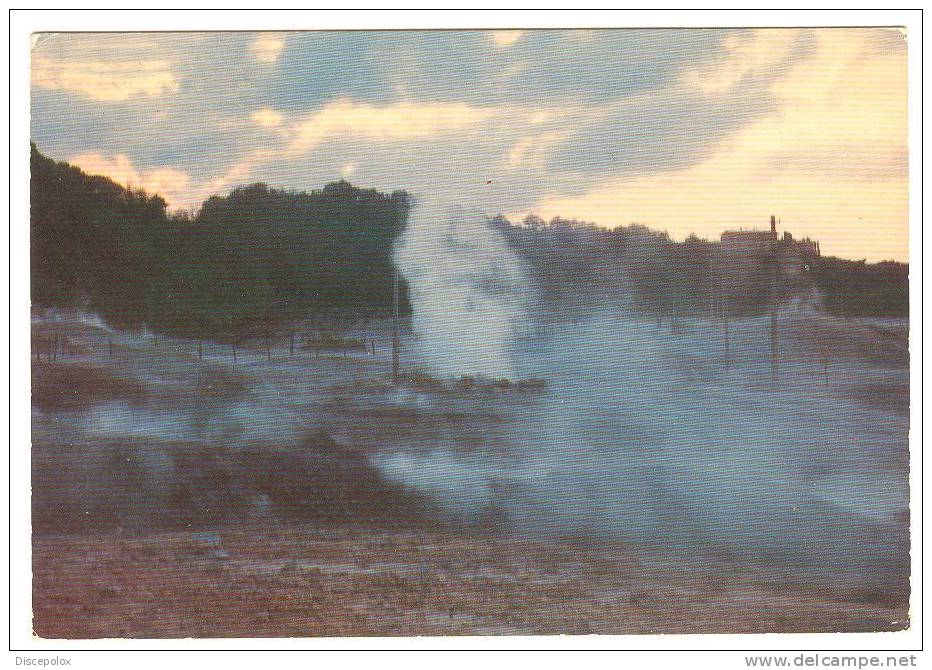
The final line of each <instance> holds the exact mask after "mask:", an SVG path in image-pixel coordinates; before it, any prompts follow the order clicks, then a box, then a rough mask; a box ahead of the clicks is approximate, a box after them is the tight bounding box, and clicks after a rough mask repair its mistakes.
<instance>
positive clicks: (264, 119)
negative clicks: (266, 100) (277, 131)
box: [251, 107, 282, 128]
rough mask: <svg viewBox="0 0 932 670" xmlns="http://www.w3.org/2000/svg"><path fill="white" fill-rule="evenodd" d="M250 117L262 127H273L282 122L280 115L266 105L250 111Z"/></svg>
mask: <svg viewBox="0 0 932 670" xmlns="http://www.w3.org/2000/svg"><path fill="white" fill-rule="evenodd" d="M251 118H252V120H253V121H255V122H256V123H257V124H259V125H260V126H262V127H263V128H274V127H275V126H279V125H281V122H282V115H281V114H279V113H278V112H276V111H275V110H274V109H269V108H268V107H265V108H263V109H259V110H256V111H255V112H253V113H252V116H251Z"/></svg>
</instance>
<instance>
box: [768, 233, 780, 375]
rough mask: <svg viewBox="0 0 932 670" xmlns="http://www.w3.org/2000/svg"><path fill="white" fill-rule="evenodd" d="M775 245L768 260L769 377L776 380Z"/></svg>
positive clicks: (777, 370)
mask: <svg viewBox="0 0 932 670" xmlns="http://www.w3.org/2000/svg"><path fill="white" fill-rule="evenodd" d="M777 347H778V342H777V245H776V244H774V246H773V252H772V254H771V259H770V377H771V379H773V380H776V378H777V373H778V372H779V369H778V367H777Z"/></svg>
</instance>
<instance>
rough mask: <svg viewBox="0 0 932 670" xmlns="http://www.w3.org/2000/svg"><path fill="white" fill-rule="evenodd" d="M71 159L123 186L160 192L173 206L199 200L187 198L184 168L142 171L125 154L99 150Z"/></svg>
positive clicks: (83, 168)
mask: <svg viewBox="0 0 932 670" xmlns="http://www.w3.org/2000/svg"><path fill="white" fill-rule="evenodd" d="M68 162H69V163H71V164H72V165H77V166H78V167H79V168H81V169H82V170H84V171H85V172H87V173H88V174H101V175H105V176H107V177H109V178H110V179H112V180H113V181H115V182H117V183H119V184H122V185H123V186H127V187H132V188H142V189H144V190H146V191H148V192H149V193H151V194H158V195H161V196H162V197H163V198H165V201H166V202H167V203H168V206H169V207H172V208H178V207H189V206H193V205H195V204H196V203H191V202H189V200H188V197H189V194H188V192H187V189H188V186H189V184H190V181H191V180H190V178H189V177H188V175H187V174H185V173H184V172H182V171H181V170H175V169H173V168H168V167H159V168H153V169H150V170H145V171H142V172H140V171H139V170H137V169H136V168H135V167H134V166H133V163H132V161H131V160H130V159H129V158H127V157H126V156H125V155H124V154H117V155H116V156H113V157H111V158H107V157H105V156H102V155H100V154H98V153H87V154H79V155H77V156H72V157H71V158H70V159H69V161H68Z"/></svg>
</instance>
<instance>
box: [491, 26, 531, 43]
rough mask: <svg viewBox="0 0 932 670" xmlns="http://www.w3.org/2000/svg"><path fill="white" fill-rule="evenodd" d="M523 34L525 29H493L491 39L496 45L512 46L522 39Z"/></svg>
mask: <svg viewBox="0 0 932 670" xmlns="http://www.w3.org/2000/svg"><path fill="white" fill-rule="evenodd" d="M523 35H524V31H523V30H493V31H492V32H490V33H489V40H491V41H492V44H494V45H495V46H499V47H510V46H511V45H512V44H514V43H515V42H517V41H518V40H520V39H521V37H522V36H523Z"/></svg>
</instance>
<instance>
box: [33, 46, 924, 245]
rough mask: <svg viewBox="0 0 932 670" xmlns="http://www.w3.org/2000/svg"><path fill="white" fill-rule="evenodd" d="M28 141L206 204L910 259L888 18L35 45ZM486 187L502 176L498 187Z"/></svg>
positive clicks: (899, 101) (898, 75)
mask: <svg viewBox="0 0 932 670" xmlns="http://www.w3.org/2000/svg"><path fill="white" fill-rule="evenodd" d="M34 42H35V44H34V47H33V52H32V53H33V57H32V107H31V112H32V121H31V134H32V139H33V141H34V142H36V144H37V145H38V147H39V149H40V150H41V151H43V152H44V153H45V154H47V155H49V156H50V157H52V158H55V159H56V160H67V161H70V162H72V163H75V164H77V165H79V166H80V167H82V168H83V169H85V170H86V171H89V172H95V173H101V174H106V175H108V176H110V177H112V178H113V179H115V180H116V181H119V182H122V183H125V184H132V185H133V186H142V187H144V188H146V189H147V190H150V191H154V192H158V193H160V194H162V195H163V196H164V197H165V198H166V200H167V201H168V202H169V205H170V206H171V207H173V208H189V209H193V208H197V206H198V205H199V204H200V203H201V202H202V201H203V200H204V199H205V198H207V197H208V196H210V195H212V194H224V193H226V192H228V191H229V190H231V189H232V188H234V187H236V186H238V185H243V184H247V183H252V182H256V181H263V182H266V183H268V184H270V185H271V186H275V187H279V188H289V189H298V190H309V189H313V188H320V187H321V186H323V185H324V184H325V183H327V182H328V181H333V180H336V179H340V178H346V179H349V180H350V181H352V182H353V183H354V184H357V185H360V186H367V187H370V186H371V187H376V188H380V189H385V190H394V189H399V188H404V189H407V190H409V191H411V192H412V193H413V194H415V195H416V196H419V197H440V198H443V199H445V200H449V201H450V202H451V203H460V204H465V205H467V206H471V207H475V208H477V209H480V210H482V211H484V212H486V213H487V214H495V213H498V212H503V213H505V214H506V215H507V216H509V217H510V218H512V219H513V220H514V219H520V218H522V217H523V216H524V215H526V214H528V213H530V212H534V213H537V214H539V215H541V216H543V217H544V218H548V219H549V218H550V217H552V216H554V215H557V214H559V215H562V216H565V217H572V218H580V219H586V220H590V221H594V222H596V223H599V224H603V225H608V226H613V225H619V224H629V223H634V222H637V223H642V224H645V225H647V226H649V227H651V228H656V229H660V230H666V231H668V232H669V233H670V235H671V236H672V237H673V238H675V239H683V238H685V237H686V236H687V235H689V234H690V233H696V234H697V235H699V236H700V237H707V238H717V237H718V235H719V233H720V232H721V231H722V230H724V229H733V228H738V227H745V228H750V227H765V226H766V225H767V221H768V219H769V215H770V214H775V215H776V216H777V217H779V218H780V219H781V220H782V225H783V227H784V228H785V229H787V230H790V231H791V232H793V233H794V235H795V236H797V237H804V236H809V237H812V238H814V239H818V240H820V242H821V248H822V252H823V254H830V255H838V256H842V257H847V258H866V259H867V260H871V261H876V260H883V259H895V260H903V261H905V260H907V249H908V239H907V232H908V220H907V217H908V211H907V195H908V194H907V93H906V91H907V81H906V43H907V38H906V36H905V35H904V34H903V33H902V32H901V31H898V30H894V29H821V30H809V29H781V30H752V31H739V30H714V31H712V30H698V29H693V30H679V31H671V30H597V31H583V30H575V31H468V32H466V31H435V32H429V31H428V32H425V31H409V32H305V33H137V34H122V35H121V34H43V35H36V36H34ZM490 181H491V183H489V182H490Z"/></svg>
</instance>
